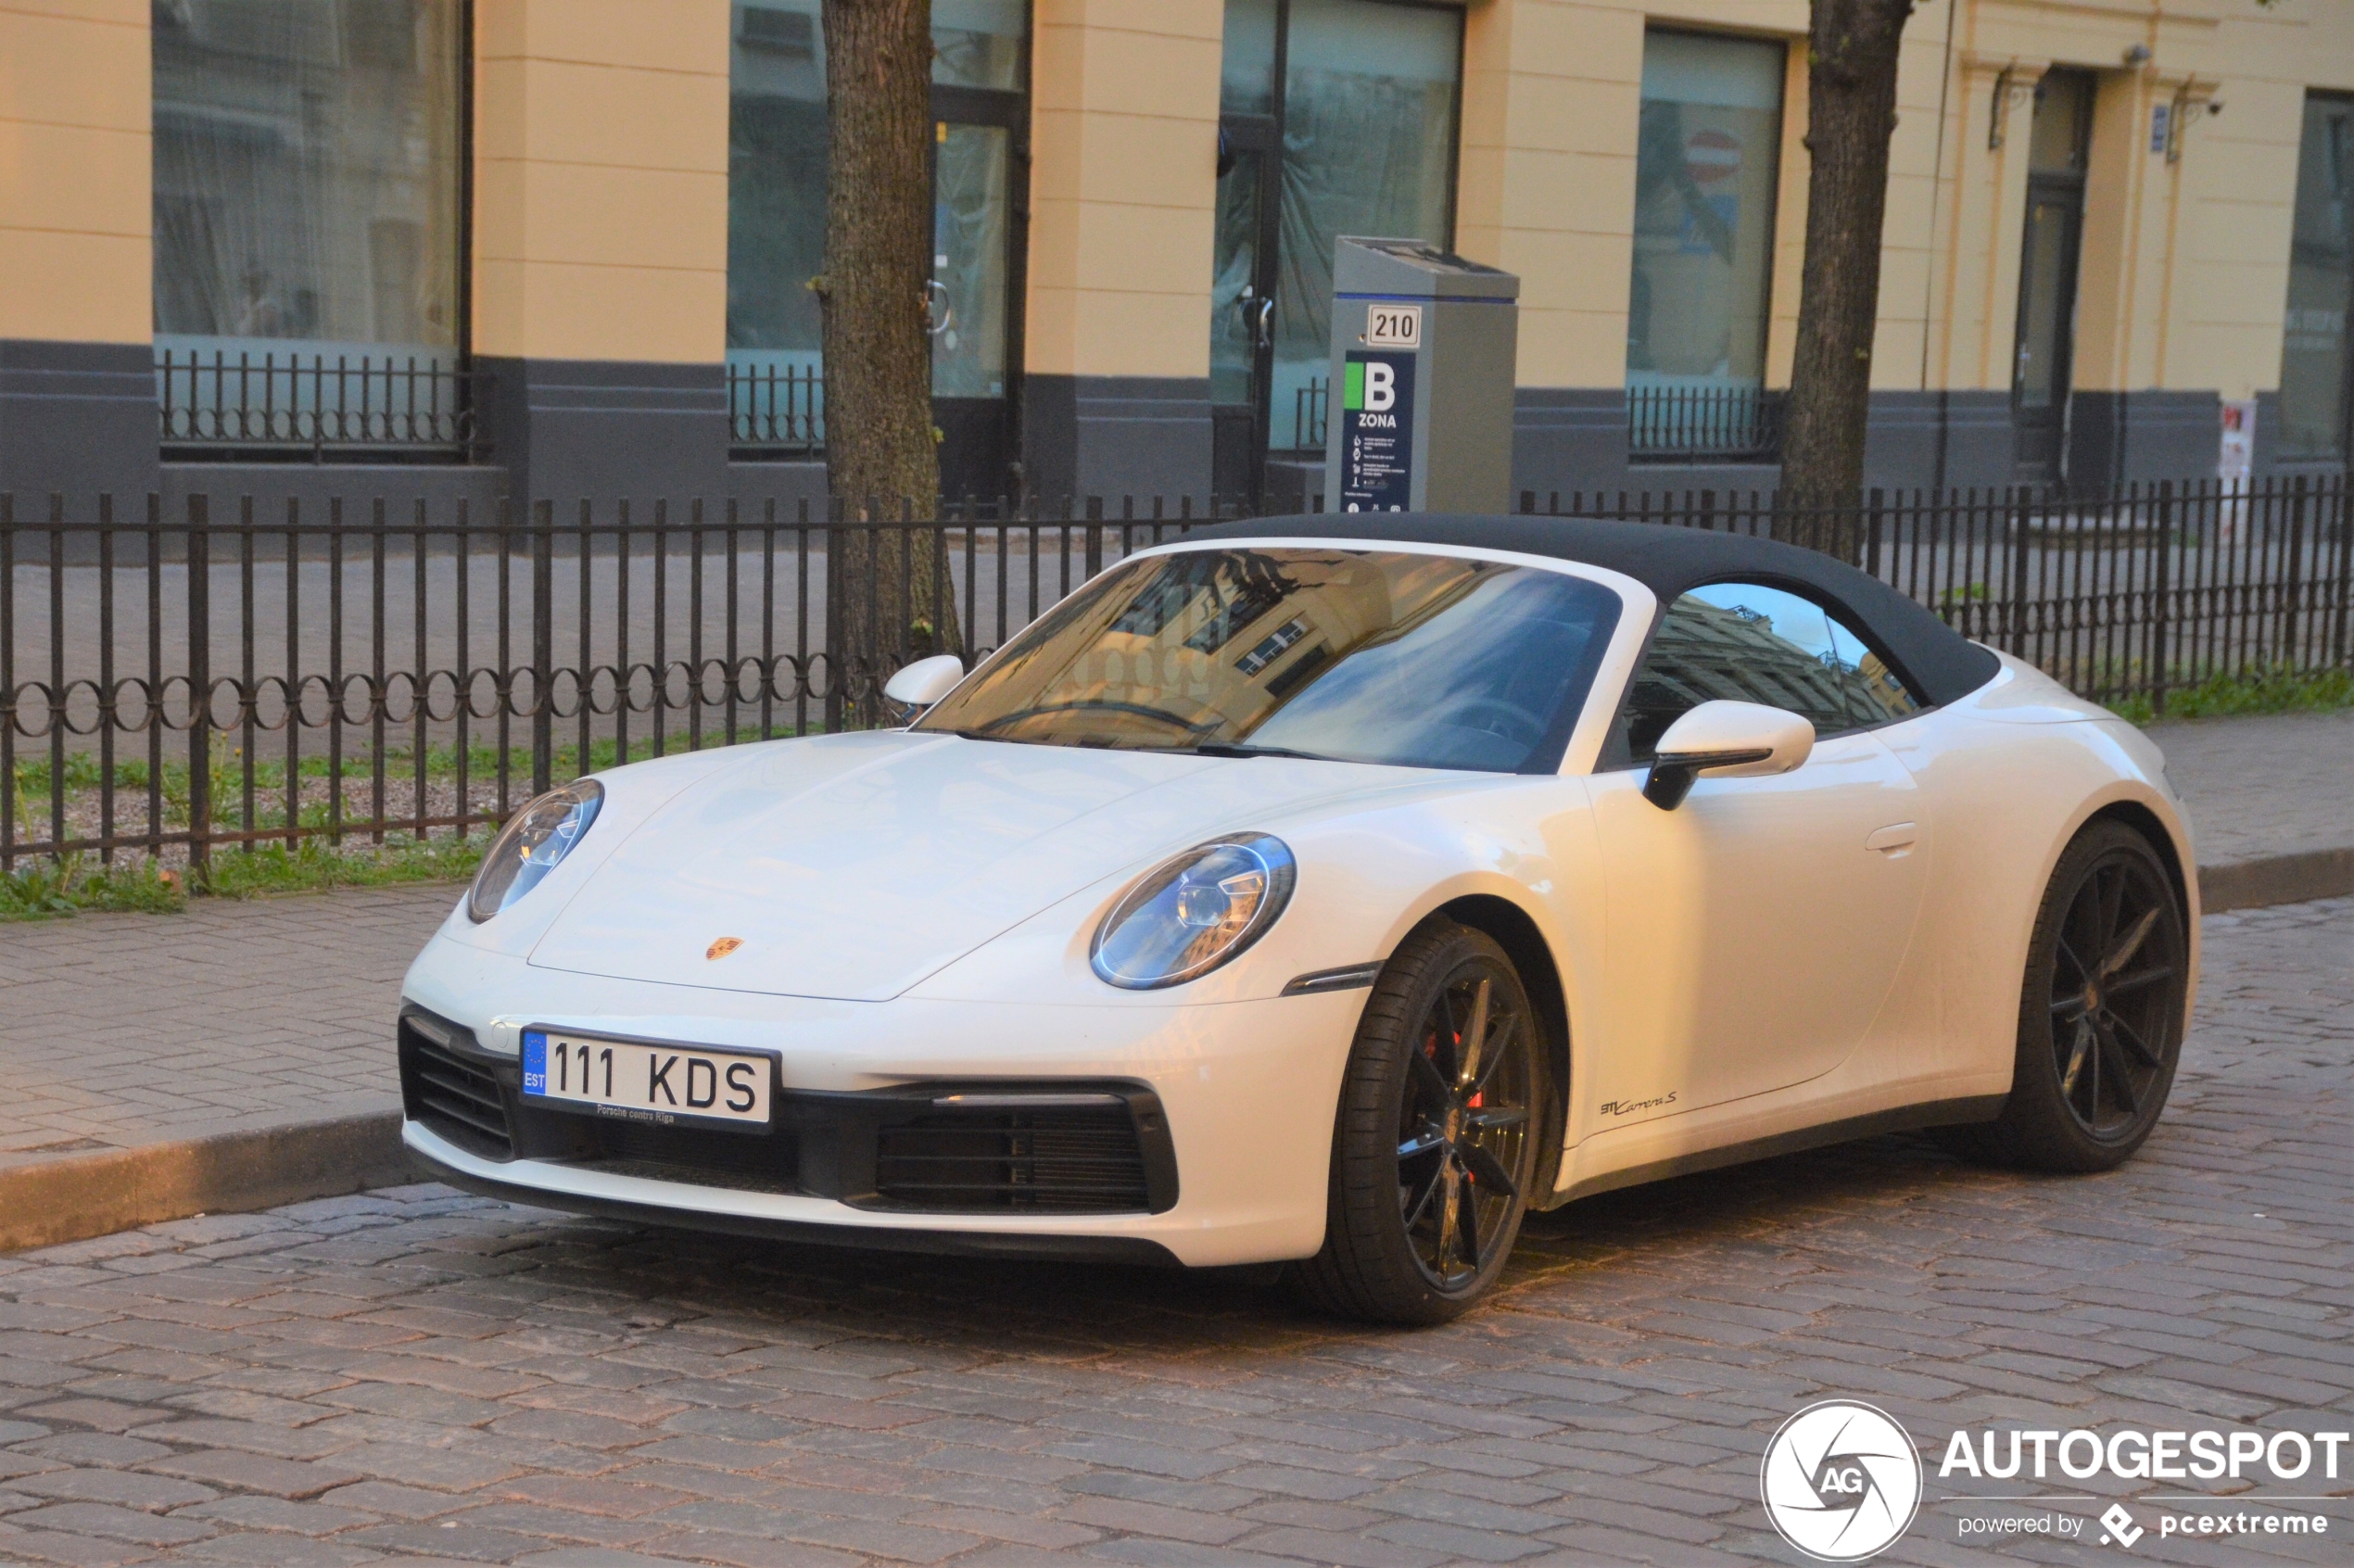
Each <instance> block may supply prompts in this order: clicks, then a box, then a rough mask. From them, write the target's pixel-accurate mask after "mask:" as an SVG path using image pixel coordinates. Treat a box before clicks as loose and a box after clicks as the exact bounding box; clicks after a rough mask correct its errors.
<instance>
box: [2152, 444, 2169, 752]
mask: <svg viewBox="0 0 2354 1568" xmlns="http://www.w3.org/2000/svg"><path fill="white" fill-rule="evenodd" d="M2173 544H2174V481H2173V480H2171V479H2161V480H2159V481H2158V566H2157V570H2156V571H2155V572H2154V573H2153V574H2152V578H2151V583H2150V637H2149V662H2148V666H2147V669H2146V670H2145V675H2146V677H2147V679H2148V681H2149V692H2150V715H2151V716H2152V717H2154V718H2164V717H2165V716H2166V688H2167V686H2168V684H2169V683H2168V681H2167V678H2166V660H2167V657H2168V653H2167V647H2166V601H2167V600H2168V599H2169V598H2170V597H2171V593H2170V589H2171V586H2172V582H2173V573H2172V571H2171V570H2170V567H2171V564H2172V560H2173V553H2174V550H2173Z"/></svg>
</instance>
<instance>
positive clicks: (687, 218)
mask: <svg viewBox="0 0 2354 1568" xmlns="http://www.w3.org/2000/svg"><path fill="white" fill-rule="evenodd" d="M819 12H820V6H819V0H19V3H15V4H8V5H5V6H0V490H12V491H14V492H16V493H18V495H19V497H20V498H21V497H25V496H41V495H43V494H44V493H46V492H51V491H58V492H66V493H70V494H74V495H85V496H86V495H88V494H91V493H94V492H96V491H99V490H110V491H113V492H115V493H117V494H119V495H120V494H135V493H137V492H142V491H158V492H160V493H162V494H163V495H165V496H166V497H167V498H170V497H171V496H173V495H175V494H179V493H184V492H192V491H196V490H204V491H209V492H211V493H214V494H216V495H219V494H250V495H254V496H257V497H259V498H260V499H261V500H262V501H263V502H264V503H265V504H267V503H272V502H273V501H274V500H275V499H276V498H278V497H280V496H282V495H288V496H290V495H298V494H306V493H323V492H329V491H333V492H339V493H344V494H363V493H372V492H373V493H389V494H399V493H410V492H413V493H416V494H420V495H429V496H430V495H442V496H447V495H466V496H472V497H478V498H480V499H481V500H482V501H483V502H484V503H485V504H488V503H490V502H491V501H492V500H494V499H496V498H497V497H500V496H516V497H531V498H543V497H544V498H561V499H565V500H567V501H569V500H570V499H574V498H579V497H594V498H619V497H642V498H646V499H656V498H661V497H687V496H697V497H703V498H717V497H723V496H732V497H736V498H739V499H751V500H760V499H784V500H787V501H791V500H795V499H808V498H816V497H821V496H822V490H823V467H822V450H823V442H824V439H825V409H824V366H823V363H822V356H821V354H820V352H819V348H818V331H817V325H818V317H817V305H816V296H815V295H814V294H813V293H812V292H811V290H810V289H809V288H808V286H807V285H808V283H809V280H810V279H811V278H812V277H813V276H815V275H816V272H818V270H819V269H820V267H821V266H822V259H823V247H824V211H825V202H826V196H827V193H826V189H825V183H826V181H825V162H826V158H825V138H826V130H825V100H824V82H825V38H824V30H823V26H822V21H821V18H820V15H819ZM1805 24H1806V5H1805V0H1468V3H1457V0H1027V3H1025V0H933V28H934V38H935V58H934V67H933V86H932V109H933V119H934V122H935V124H934V141H933V154H934V159H933V168H934V179H933V184H934V220H933V234H934V243H933V255H932V257H931V261H932V283H931V285H930V326H931V330H932V342H933V358H932V373H933V393H934V398H935V408H936V423H937V424H938V425H939V428H940V431H941V436H942V462H943V476H944V487H945V488H946V489H947V490H948V491H949V492H950V493H951V494H952V495H956V496H964V495H969V496H973V497H980V498H994V497H999V496H1006V497H1021V498H1027V499H1029V500H1031V502H1032V503H1033V504H1039V505H1045V506H1053V505H1056V504H1058V503H1059V501H1060V499H1061V498H1064V497H1073V496H1075V497H1085V496H1088V495H1101V496H1105V497H1107V498H1114V500H1113V504H1114V505H1115V506H1117V504H1118V501H1117V499H1116V498H1119V497H1121V496H1136V497H1140V498H1141V497H1150V496H1153V495H1161V496H1165V497H1177V496H1191V497H1194V498H1196V499H1207V498H1209V496H1211V495H1213V494H1214V495H1217V496H1220V497H1223V498H1229V499H1244V500H1247V501H1248V502H1250V503H1252V504H1257V505H1260V506H1269V507H1273V506H1287V505H1298V504H1303V503H1305V502H1309V501H1310V500H1312V499H1313V498H1314V496H1315V494H1316V492H1317V491H1318V490H1319V489H1320V487H1321V452H1322V449H1323V419H1324V400H1325V387H1324V385H1323V376H1324V366H1325V362H1326V359H1327V352H1326V335H1327V333H1328V330H1329V318H1328V311H1329V301H1330V292H1331V268H1332V242H1333V240H1334V238H1335V236H1336V235H1338V234H1389V235H1409V236H1414V237H1419V238H1423V239H1426V240H1430V241H1433V242H1435V243H1437V244H1440V245H1442V246H1446V247H1449V248H1452V249H1454V250H1456V251H1459V252H1460V253H1462V254H1463V255H1465V256H1468V257H1470V258H1472V259H1475V260H1478V261H1482V262H1486V263H1488V264H1490V265H1494V266H1499V267H1502V268H1505V269H1507V270H1509V271H1511V272H1515V273H1517V274H1519V276H1520V277H1521V279H1522V291H1521V306H1520V317H1519V322H1520V326H1519V355H1518V367H1519V368H1518V377H1519V388H1518V394H1517V411H1516V418H1515V424H1516V428H1515V432H1514V470H1515V473H1514V478H1515V481H1516V484H1517V486H1518V487H1520V488H1522V489H1525V490H1532V491H1535V492H1538V494H1539V495H1549V494H1550V493H1553V492H1559V493H1561V494H1563V496H1567V495H1568V494H1570V493H1572V492H1578V491H1582V492H1585V493H1587V494H1588V495H1589V496H1590V495H1592V494H1593V493H1595V492H1598V491H1599V492H1614V491H1616V490H1619V489H1630V490H1643V489H1648V490H1652V491H1660V490H1670V489H1688V488H1702V487H1715V488H1720V489H1721V488H1746V487H1753V486H1754V487H1763V486H1770V485H1771V484H1772V483H1773V482H1774V478H1775V475H1776V472H1777V470H1776V467H1775V456H1776V451H1777V449H1778V440H1779V422H1780V421H1779V415H1780V394H1781V391H1782V389H1783V388H1785V387H1786V386H1787V384H1788V378H1789V373H1790V365H1791V352H1792V342H1793V336H1794V331H1795V324H1796V317H1797V308H1798V287H1799V273H1800V262H1801V252H1802V245H1803V234H1804V228H1805V204H1806V153H1805V149H1804V145H1803V138H1804V134H1805V124H1806V72H1805V66H1804V28H1805ZM2349 303H2354V5H2349V4H2346V3H2344V0H2270V3H2266V0H1924V3H1923V4H1922V5H1921V6H1920V7H1919V9H1918V10H1917V12H1916V14H1915V16H1914V18H1913V19H1912V21H1911V23H1910V24H1909V27H1908V29H1907V32H1906V34H1905V47H1904V59H1903V70H1902V79H1901V82H1900V92H1899V123H1898V127H1897V131H1896V136H1895V142H1894V145H1893V148H1892V173H1891V183H1890V191H1889V203H1888V218H1887V227H1886V232H1885V237H1884V251H1883V267H1882V281H1881V293H1880V319H1879V334H1878V339H1877V344H1876V347H1875V351H1874V358H1873V372H1872V373H1873V387H1874V391H1873V398H1872V412H1871V428H1870V433H1869V443H1868V449H1869V459H1868V462H1869V479H1870V482H1871V483H1873V484H1876V485H1883V486H1890V487H1964V486H1981V487H1984V486H2003V485H2009V484H2020V483H2031V484H2060V483H2065V484H2067V485H2069V487H2074V488H2077V489H2080V490H2083V491H2088V492H2089V491H2095V490H2103V489H2107V488H2109V487H2113V486H2115V485H2117V484H2120V483H2122V482H2127V481H2133V480H2150V479H2193V478H2210V477H2213V476H2215V475H2216V474H2217V473H2218V472H2219V469H2220V470H2221V471H2222V472H2225V473H2233V472H2239V471H2242V470H2243V469H2246V470H2252V471H2253V472H2255V473H2257V474H2269V473H2278V472H2284V471H2301V470H2311V471H2316V472H2322V471H2328V472H2341V471H2343V470H2344V469H2345V468H2346V466H2347V462H2348V439H2349V428H2348V426H2349V417H2350V416H2354V394H2350V393H2349V386H2354V353H2349V346H2348V306H2349ZM24 504H25V503H24V502H23V501H22V500H20V501H19V509H20V511H21V508H22V506H23V505H24Z"/></svg>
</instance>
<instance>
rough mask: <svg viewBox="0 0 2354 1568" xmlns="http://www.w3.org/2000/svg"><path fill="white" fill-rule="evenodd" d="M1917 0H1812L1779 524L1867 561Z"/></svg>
mask: <svg viewBox="0 0 2354 1568" xmlns="http://www.w3.org/2000/svg"><path fill="white" fill-rule="evenodd" d="M1912 10H1913V0H1813V15H1812V18H1811V23H1810V31H1809V34H1808V39H1807V44H1808V57H1807V66H1806V151H1807V155H1808V158H1809V159H1810V162H1811V168H1810V170H1809V171H1808V174H1807V181H1806V261H1805V269H1804V273H1803V282H1802V283H1801V285H1800V289H1799V300H1798V351H1797V357H1796V360H1795V362H1794V363H1793V364H1792V366H1791V388H1790V405H1789V411H1788V418H1787V422H1786V424H1785V425H1784V435H1783V441H1782V495H1783V498H1784V499H1785V500H1787V501H1790V502H1792V503H1794V505H1795V507H1796V509H1797V510H1795V511H1793V512H1789V513H1787V514H1786V515H1785V516H1784V518H1783V519H1782V525H1781V526H1780V527H1779V528H1778V530H1777V531H1778V532H1779V533H1781V534H1782V535H1783V536H1784V537H1790V538H1791V539H1792V541H1793V542H1795V543H1800V544H1805V545H1809V546H1812V547H1813V548H1815V549H1816V550H1823V551H1825V552H1826V553H1828V554H1831V555H1836V556H1838V557H1840V558H1841V560H1844V561H1850V562H1855V561H1860V560H1861V558H1862V555H1863V527H1862V524H1861V520H1860V517H1859V515H1858V514H1857V512H1856V511H1855V507H1856V505H1857V503H1858V501H1859V500H1860V499H1861V493H1862V490H1863V485H1864V428H1865V419H1866V414H1867V409H1868V405H1869V400H1870V395H1871V384H1872V332H1873V328H1874V326H1875V324H1876V323H1877V321H1878V318H1879V259H1880V229H1881V223H1882V220H1883V218H1884V217H1885V215H1886V212H1887V208H1888V144H1889V138H1890V137H1891V136H1892V135H1893V134H1894V133H1895V130H1896V63H1897V52H1898V49H1899V46H1900V45H1901V44H1902V42H1903V39H1904V35H1905V20H1906V19H1907V18H1909V17H1910V16H1911V15H1912Z"/></svg>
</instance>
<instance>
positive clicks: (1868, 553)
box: [1864, 485, 1888, 577]
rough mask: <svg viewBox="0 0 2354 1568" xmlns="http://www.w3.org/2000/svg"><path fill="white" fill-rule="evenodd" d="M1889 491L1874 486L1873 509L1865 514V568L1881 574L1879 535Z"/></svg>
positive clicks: (1877, 574) (1872, 573)
mask: <svg viewBox="0 0 2354 1568" xmlns="http://www.w3.org/2000/svg"><path fill="white" fill-rule="evenodd" d="M1887 494H1888V493H1887V492H1886V491H1885V490H1883V489H1881V488H1880V487H1879V486H1877V485H1875V486H1873V487H1872V495H1871V510H1869V511H1868V512H1866V513H1865V514H1864V570H1865V571H1866V572H1868V573H1869V574H1871V575H1873V576H1875V577H1877V576H1879V535H1880V529H1881V527H1882V526H1883V525H1884V520H1885V515H1886V512H1887V505H1888V501H1887Z"/></svg>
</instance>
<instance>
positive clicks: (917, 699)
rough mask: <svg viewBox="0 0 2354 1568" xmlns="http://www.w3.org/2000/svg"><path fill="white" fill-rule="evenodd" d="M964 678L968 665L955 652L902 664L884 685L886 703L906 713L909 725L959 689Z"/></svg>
mask: <svg viewBox="0 0 2354 1568" xmlns="http://www.w3.org/2000/svg"><path fill="white" fill-rule="evenodd" d="M964 678H965V662H964V661H963V660H962V659H959V658H957V657H956V655H955V654H954V653H935V654H933V655H932V656H931V657H930V658H929V659H918V660H917V661H916V662H915V663H914V664H902V665H901V666H900V667H899V668H898V669H897V670H896V671H894V672H893V673H892V677H891V678H890V679H889V680H887V681H885V682H883V701H884V702H891V703H895V704H896V705H897V706H899V707H901V708H903V709H905V710H906V711H907V719H908V722H909V723H911V724H912V723H914V722H915V721H916V720H917V719H919V718H921V717H923V716H924V710H925V709H927V708H929V707H930V706H931V705H932V704H933V703H934V702H939V701H940V700H941V699H942V698H943V697H945V696H947V695H948V694H949V693H950V692H951V691H954V690H956V683H957V682H958V681H960V680H962V679H964Z"/></svg>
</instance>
